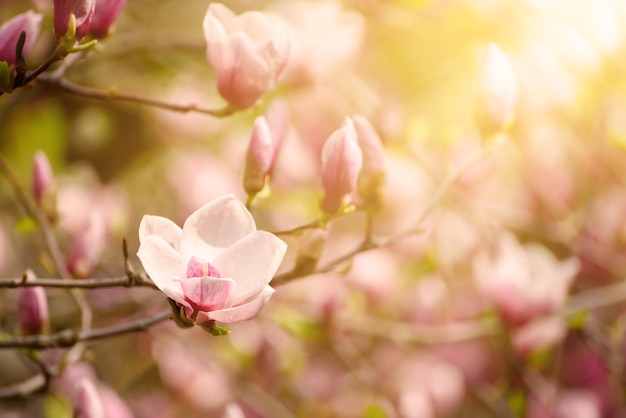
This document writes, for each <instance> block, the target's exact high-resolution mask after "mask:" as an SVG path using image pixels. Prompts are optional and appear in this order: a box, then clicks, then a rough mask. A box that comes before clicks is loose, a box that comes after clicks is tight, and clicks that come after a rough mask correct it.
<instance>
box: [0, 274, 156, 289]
mask: <svg viewBox="0 0 626 418" xmlns="http://www.w3.org/2000/svg"><path fill="white" fill-rule="evenodd" d="M35 286H41V287H54V288H60V289H98V288H103V287H118V286H119V287H152V288H154V289H156V286H155V285H154V283H152V282H151V281H150V280H148V279H144V278H141V279H140V280H137V279H136V278H135V279H133V280H131V279H129V278H128V277H127V276H122V277H106V278H97V279H80V280H66V279H58V278H50V279H44V278H37V279H28V280H24V279H23V278H21V277H18V278H7V279H0V288H2V287H7V288H18V287H35Z"/></svg>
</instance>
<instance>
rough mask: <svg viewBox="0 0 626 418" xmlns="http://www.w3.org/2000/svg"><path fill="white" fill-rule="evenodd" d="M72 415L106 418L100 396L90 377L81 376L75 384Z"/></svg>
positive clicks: (76, 417) (75, 417)
mask: <svg viewBox="0 0 626 418" xmlns="http://www.w3.org/2000/svg"><path fill="white" fill-rule="evenodd" d="M72 416H73V417H74V418H106V416H105V413H104V405H103V403H102V398H101V397H100V394H99V393H98V390H97V389H96V386H95V384H94V383H93V382H92V381H91V380H90V379H87V378H83V379H82V380H81V381H80V382H79V383H78V384H77V385H76V390H75V391H74V400H73V415H72Z"/></svg>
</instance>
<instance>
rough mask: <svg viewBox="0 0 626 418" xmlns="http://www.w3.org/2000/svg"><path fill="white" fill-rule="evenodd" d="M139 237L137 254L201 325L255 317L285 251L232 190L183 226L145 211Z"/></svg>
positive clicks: (158, 282) (157, 281) (160, 285)
mask: <svg viewBox="0 0 626 418" xmlns="http://www.w3.org/2000/svg"><path fill="white" fill-rule="evenodd" d="M139 241H140V246H139V252H138V253H137V256H138V257H139V259H140V260H141V263H142V264H143V267H144V269H145V270H146V272H147V273H148V275H149V276H150V278H151V279H152V281H153V282H154V284H155V285H156V286H157V287H158V288H159V289H160V290H161V291H162V292H163V293H165V294H166V295H167V296H168V297H169V298H170V299H172V300H173V301H174V303H176V305H177V306H178V307H180V309H181V314H184V316H185V318H186V319H188V320H190V321H194V322H196V323H198V324H203V323H207V322H210V321H218V322H222V323H233V322H239V321H245V320H248V319H251V318H254V317H255V316H256V315H257V314H258V313H259V312H260V311H261V309H262V308H263V306H264V305H265V304H266V303H267V301H268V300H269V298H270V296H271V295H272V293H274V289H272V288H271V287H270V286H269V285H268V283H269V282H270V280H271V279H272V277H273V276H274V274H275V273H276V270H278V267H279V265H280V263H281V262H282V259H283V257H284V256H285V252H286V250H287V245H286V244H285V243H284V242H283V241H281V240H280V239H279V238H277V237H276V236H274V235H273V234H271V233H269V232H265V231H257V230H256V225H255V223H254V219H253V218H252V215H250V213H249V212H248V210H247V209H246V207H245V206H244V205H243V204H242V203H241V202H240V201H239V200H237V199H236V198H235V196H233V195H227V196H223V197H220V198H218V199H215V200H213V201H211V202H209V203H208V204H206V205H204V206H203V207H201V208H200V209H198V210H197V211H195V212H194V213H192V214H191V216H189V218H187V220H186V221H185V223H184V225H183V228H182V229H181V228H179V227H178V226H177V225H176V224H174V223H173V222H172V221H170V220H168V219H166V218H162V217H159V216H149V215H146V216H144V217H143V219H142V221H141V225H140V226H139Z"/></svg>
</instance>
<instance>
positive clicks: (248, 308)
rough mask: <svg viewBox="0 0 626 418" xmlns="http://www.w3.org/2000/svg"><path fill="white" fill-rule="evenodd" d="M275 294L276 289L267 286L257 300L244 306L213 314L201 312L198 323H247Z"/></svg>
mask: <svg viewBox="0 0 626 418" xmlns="http://www.w3.org/2000/svg"><path fill="white" fill-rule="evenodd" d="M272 293H274V289H272V288H271V287H269V286H265V288H264V289H263V291H262V292H261V293H260V294H259V296H257V297H256V298H255V299H253V300H251V301H250V302H248V303H244V304H243V305H239V306H235V307H233V308H227V309H221V310H219V311H213V312H199V313H198V317H197V319H196V322H199V323H202V322H206V321H209V320H215V321H217V322H222V323H224V324H232V323H234V322H240V321H247V320H248V319H252V318H254V317H255V316H257V315H258V314H259V312H261V309H263V306H265V304H266V303H267V301H268V300H269V299H270V297H271V296H272Z"/></svg>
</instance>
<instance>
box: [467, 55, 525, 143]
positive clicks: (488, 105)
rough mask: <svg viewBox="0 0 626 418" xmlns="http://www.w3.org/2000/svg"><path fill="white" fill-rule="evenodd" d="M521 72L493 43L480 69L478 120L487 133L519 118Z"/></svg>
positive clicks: (500, 128)
mask: <svg viewBox="0 0 626 418" xmlns="http://www.w3.org/2000/svg"><path fill="white" fill-rule="evenodd" d="M517 94H518V86H517V76H516V74H515V72H514V71H513V67H512V66H511V63H510V62H509V59H508V58H507V56H506V55H505V54H503V53H502V51H500V49H499V48H498V47H497V46H496V45H494V44H490V45H489V46H488V48H487V56H486V58H485V61H484V63H483V66H482V68H481V71H480V79H479V95H480V98H479V103H478V108H477V112H478V116H477V122H478V125H479V127H480V128H481V130H482V131H483V133H486V134H493V133H497V132H498V131H502V130H503V129H506V128H507V127H509V125H510V124H511V123H512V122H513V119H514V118H515V106H516V105H517Z"/></svg>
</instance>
